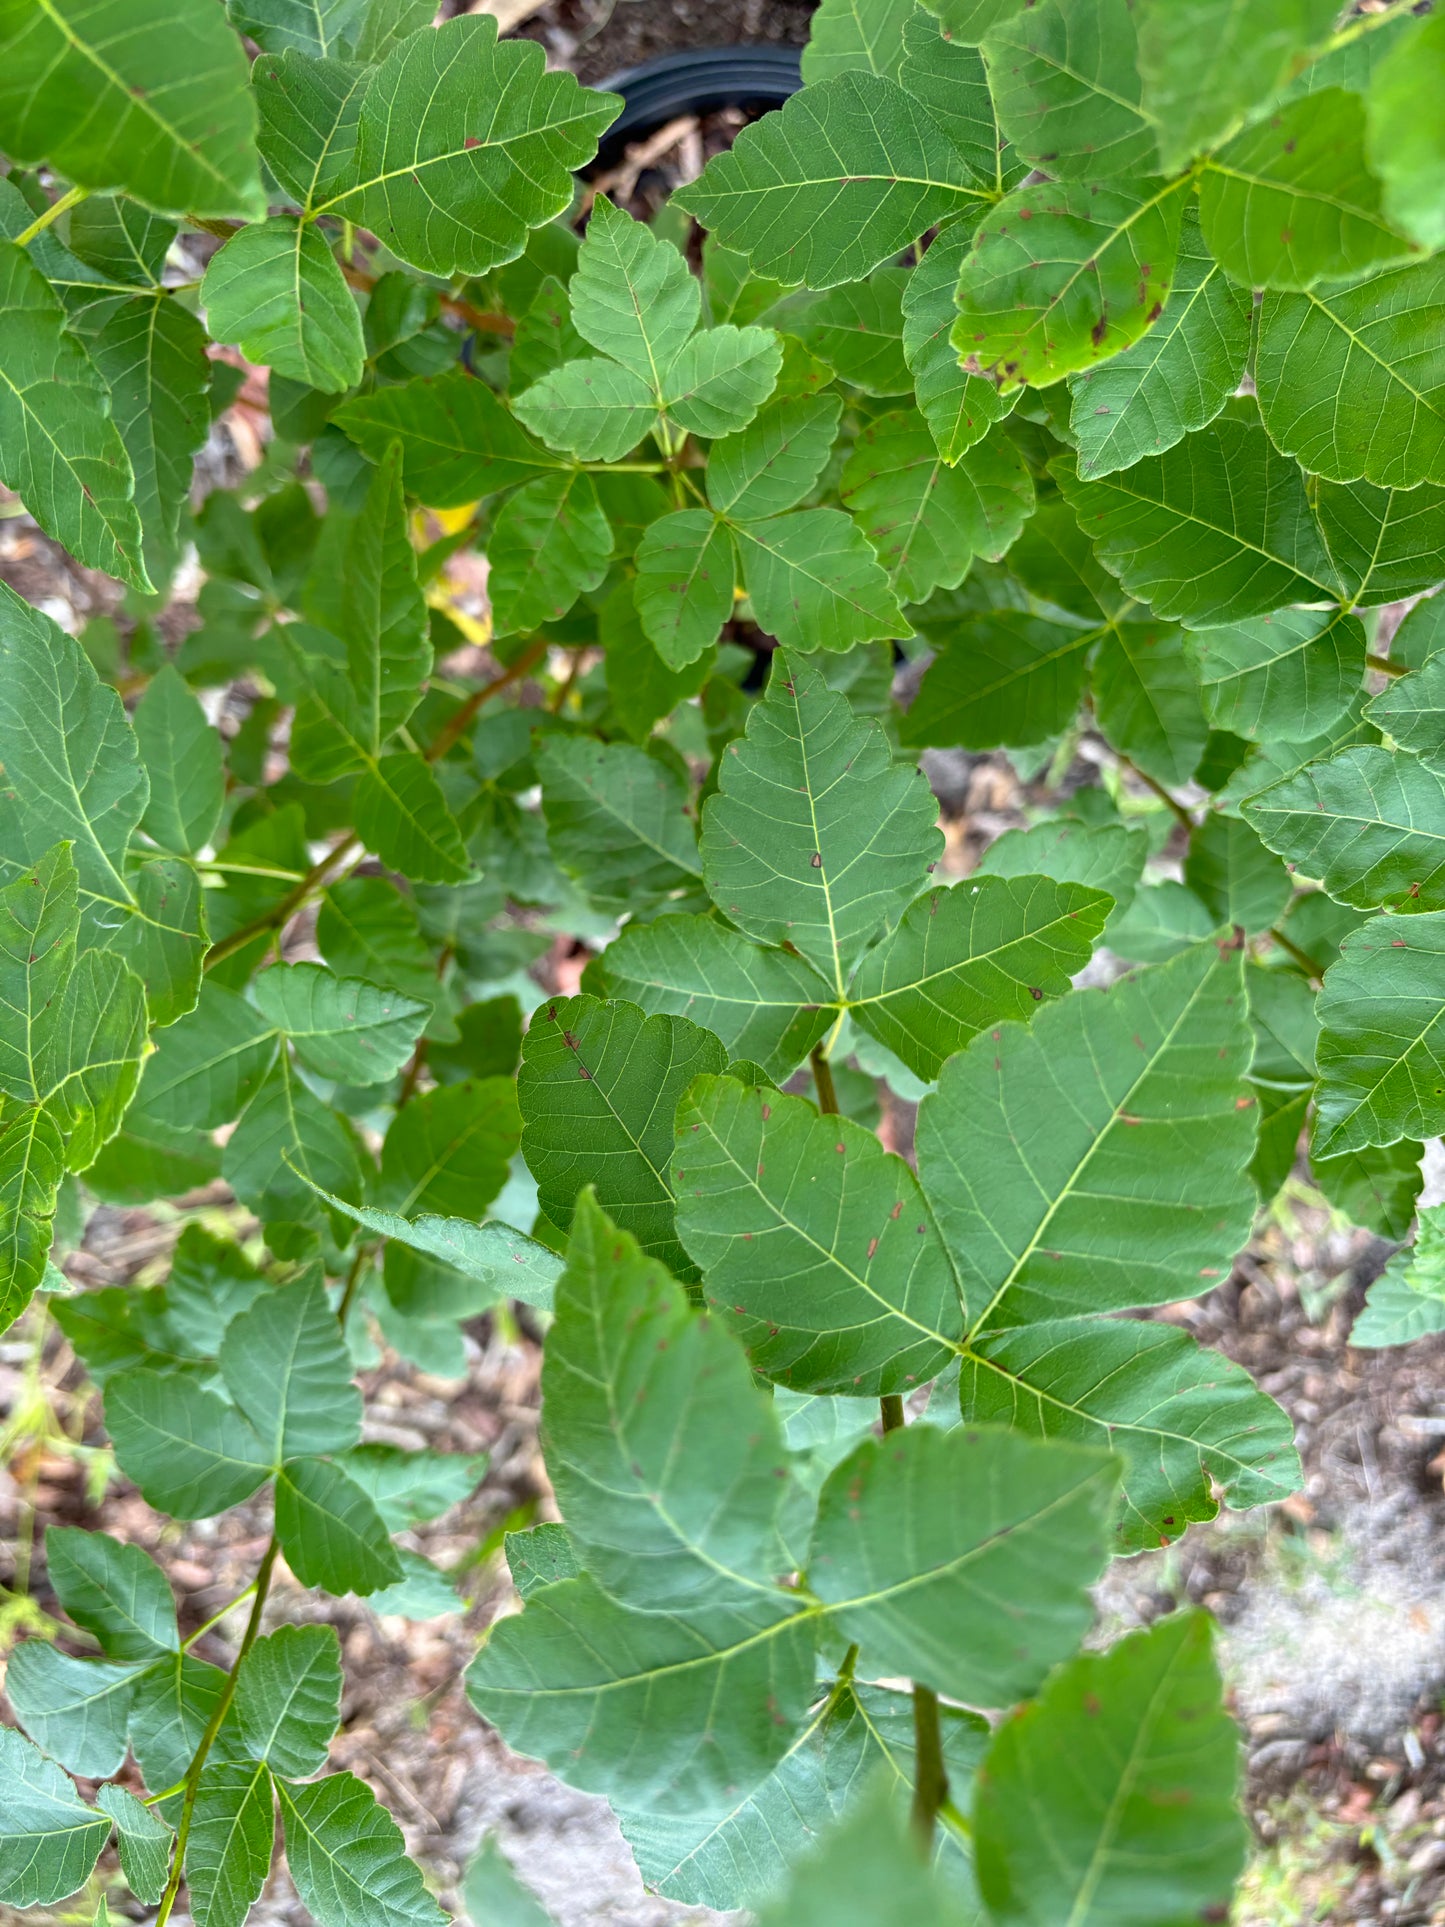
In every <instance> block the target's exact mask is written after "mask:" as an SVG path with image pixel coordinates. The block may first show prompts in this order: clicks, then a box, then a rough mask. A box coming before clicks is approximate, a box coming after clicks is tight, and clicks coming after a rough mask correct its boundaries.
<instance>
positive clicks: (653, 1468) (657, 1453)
mask: <svg viewBox="0 0 1445 1927" xmlns="http://www.w3.org/2000/svg"><path fill="white" fill-rule="evenodd" d="M543 1396H544V1398H545V1400H546V1406H547V1420H546V1445H545V1448H544V1449H545V1451H546V1455H547V1466H548V1473H549V1476H550V1478H551V1480H552V1483H553V1486H554V1488H555V1490H556V1493H557V1502H558V1505H559V1506H560V1507H561V1509H562V1513H563V1516H564V1518H565V1519H566V1520H567V1522H568V1527H569V1531H570V1533H571V1536H572V1540H573V1542H574V1544H575V1546H576V1549H577V1554H578V1557H579V1559H580V1560H581V1561H582V1563H583V1564H584V1565H585V1566H586V1568H587V1569H588V1570H589V1571H590V1572H591V1573H592V1574H593V1575H594V1577H595V1578H596V1579H597V1580H598V1582H599V1583H600V1584H602V1585H603V1586H605V1587H606V1589H607V1590H608V1592H610V1593H611V1595H612V1597H613V1598H614V1599H617V1600H619V1601H621V1602H622V1603H623V1604H624V1605H627V1604H631V1605H634V1606H637V1607H641V1608H643V1609H645V1610H646V1611H648V1612H658V1611H686V1610H690V1609H691V1608H693V1607H694V1606H698V1605H707V1604H709V1603H712V1602H714V1601H717V1600H723V1601H729V1600H731V1598H732V1596H733V1594H734V1593H735V1591H736V1590H737V1589H738V1588H742V1589H743V1590H745V1591H755V1592H759V1593H762V1594H764V1595H769V1594H771V1593H772V1591H773V1582H774V1579H775V1576H776V1575H778V1574H780V1573H782V1572H784V1571H786V1570H787V1568H788V1563H789V1562H788V1556H787V1554H786V1552H785V1551H784V1549H783V1544H782V1540H781V1538H780V1537H779V1532H778V1515H779V1512H780V1509H781V1507H782V1505H783V1503H784V1501H785V1500H786V1498H787V1497H788V1496H789V1490H788V1469H787V1464H786V1458H787V1455H786V1452H785V1449H784V1446H783V1440H782V1433H781V1429H780V1427H779V1424H778V1419H777V1415H776V1413H775V1412H774V1409H773V1404H772V1400H771V1399H770V1398H769V1397H768V1395H767V1393H766V1392H763V1391H760V1390H758V1389H757V1388H756V1387H755V1385H754V1384H753V1382H752V1377H751V1374H750V1373H749V1371H748V1366H747V1360H746V1359H745V1358H744V1356H743V1354H742V1352H741V1351H740V1350H739V1349H738V1347H737V1346H736V1345H735V1344H734V1342H733V1340H732V1339H731V1338H730V1337H729V1336H728V1335H727V1333H726V1332H724V1331H723V1329H722V1328H721V1326H719V1325H717V1324H714V1323H712V1322H710V1321H709V1320H707V1319H704V1318H700V1317H699V1316H698V1314H697V1313H696V1312H695V1311H694V1310H693V1309H692V1307H691V1306H690V1305H689V1303H688V1301H687V1297H686V1294H685V1293H684V1292H683V1291H682V1289H681V1287H680V1286H678V1285H677V1284H675V1283H674V1282H673V1280H672V1279H671V1278H670V1277H669V1276H668V1275H667V1273H666V1272H665V1271H664V1270H663V1268H662V1266H661V1265H659V1264H658V1263H657V1262H656V1261H655V1260H653V1259H648V1258H645V1257H644V1256H643V1255H642V1253H641V1251H640V1250H639V1249H638V1247H637V1244H636V1243H635V1241H634V1240H633V1239H631V1238H630V1237H628V1236H627V1234H626V1233H625V1232H622V1231H619V1230H618V1229H617V1228H616V1227H615V1226H614V1225H613V1224H612V1222H611V1220H610V1219H609V1218H608V1217H606V1216H605V1215H604V1214H603V1212H601V1211H600V1210H599V1209H598V1207H597V1205H596V1203H595V1202H594V1199H593V1196H592V1194H591V1193H590V1192H586V1191H584V1192H583V1193H582V1195H581V1197H580V1198H579V1199H578V1201H577V1207H576V1213H575V1216H574V1218H573V1224H572V1238H571V1242H570V1244H569V1246H568V1250H567V1268H566V1270H565V1271H564V1272H563V1273H562V1276H561V1277H560V1278H559V1279H558V1281H557V1300H556V1322H555V1324H554V1325H553V1326H552V1329H551V1331H550V1332H549V1333H548V1342H547V1360H546V1367H545V1373H544V1390H543Z"/></svg>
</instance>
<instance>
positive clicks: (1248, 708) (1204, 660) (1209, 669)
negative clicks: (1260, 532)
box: [1190, 609, 1366, 742]
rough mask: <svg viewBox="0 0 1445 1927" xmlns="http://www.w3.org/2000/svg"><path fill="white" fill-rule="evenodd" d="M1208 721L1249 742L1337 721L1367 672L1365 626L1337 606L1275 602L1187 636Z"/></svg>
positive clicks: (1296, 735) (1300, 736) (1305, 735)
mask: <svg viewBox="0 0 1445 1927" xmlns="http://www.w3.org/2000/svg"><path fill="white" fill-rule="evenodd" d="M1190 646H1191V648H1192V650H1193V653H1194V660H1195V662H1196V663H1197V664H1198V666H1199V681H1200V689H1201V692H1202V694H1203V697H1204V706H1205V709H1206V711H1207V712H1208V715H1209V720H1210V722H1211V723H1212V724H1213V725H1214V727H1215V728H1216V729H1229V730H1233V732H1234V734H1235V735H1236V736H1247V737H1249V738H1251V739H1252V740H1253V741H1255V742H1260V741H1269V740H1271V739H1278V738H1280V737H1285V738H1287V739H1288V740H1291V741H1295V740H1299V741H1307V740H1308V739H1309V738H1310V737H1312V736H1319V735H1321V734H1323V733H1324V731H1326V730H1327V729H1329V728H1330V726H1331V725H1332V724H1334V723H1336V722H1338V721H1339V719H1340V717H1341V716H1343V715H1344V713H1345V711H1346V710H1347V709H1348V708H1349V706H1350V701H1351V699H1352V697H1353V696H1354V695H1355V693H1356V691H1357V690H1358V689H1359V687H1360V683H1361V680H1362V679H1363V677H1364V673H1365V647H1366V644H1365V631H1364V628H1363V626H1362V624H1361V623H1360V621H1359V619H1358V618H1357V617H1355V616H1351V615H1345V614H1343V613H1341V612H1339V611H1324V610H1314V609H1277V610H1276V611H1275V612H1274V614H1273V615H1268V616H1261V617H1259V618H1258V619H1257V620H1256V621H1254V622H1241V623H1236V624H1234V625H1233V626H1232V627H1231V628H1228V629H1200V630H1197V631H1196V632H1195V633H1194V635H1193V636H1192V637H1191V638H1190Z"/></svg>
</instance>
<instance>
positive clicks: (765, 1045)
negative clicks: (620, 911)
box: [602, 916, 836, 1082]
mask: <svg viewBox="0 0 1445 1927" xmlns="http://www.w3.org/2000/svg"><path fill="white" fill-rule="evenodd" d="M602 975H603V979H604V982H605V985H606V989H607V994H608V995H609V996H610V997H622V998H626V1000H627V1001H628V1002H629V1003H633V1004H638V1005H640V1006H641V1008H642V1009H643V1010H645V1011H647V1012H648V1013H649V1015H652V1014H655V1013H657V1012H659V1011H661V1012H666V1013H669V1014H671V1015H672V1016H674V1017H687V1018H689V1019H690V1020H691V1021H692V1022H693V1023H695V1024H700V1025H701V1026H702V1028H703V1029H704V1030H709V1031H711V1032H712V1034H713V1035H714V1036H715V1037H716V1038H717V1039H718V1040H719V1041H720V1042H721V1044H722V1045H723V1047H724V1048H725V1050H726V1051H727V1053H728V1056H729V1057H730V1058H732V1059H733V1060H734V1061H736V1060H737V1059H739V1058H744V1059H746V1060H748V1061H749V1062H751V1063H755V1064H757V1065H758V1066H759V1067H760V1068H761V1069H762V1070H763V1071H764V1072H765V1073H766V1074H767V1075H768V1076H769V1077H772V1078H775V1079H776V1080H777V1081H778V1082H781V1081H782V1080H783V1079H784V1078H786V1077H787V1076H788V1075H789V1074H790V1072H792V1071H793V1070H795V1069H796V1068H797V1066H798V1064H799V1063H800V1062H801V1061H802V1059H803V1058H804V1057H806V1056H807V1054H808V1052H809V1051H810V1050H811V1049H812V1048H813V1046H814V1044H816V1043H817V1042H818V1040H819V1038H820V1037H822V1035H823V1033H824V1032H825V1031H826V1030H827V1028H828V1025H829V1024H830V1023H831V1022H832V1021H833V1017H834V1014H835V1010H836V1006H835V1005H833V1004H832V1003H831V1001H830V992H829V989H828V986H827V985H826V984H825V983H824V982H823V981H822V979H821V978H820V977H819V976H818V975H817V973H816V971H815V970H814V969H813V967H812V965H811V964H808V963H805V962H804V961H803V959H802V958H801V957H796V956H794V955H793V954H792V952H791V951H787V950H762V949H759V947H758V946H757V945H756V944H754V943H750V942H749V941H748V939H747V938H746V937H742V936H739V935H738V933H737V932H736V931H734V930H728V929H725V928H724V927H723V926H722V925H721V924H720V923H718V922H717V920H716V919H715V918H713V917H676V916H669V917H658V918H657V919H655V921H653V922H651V923H630V924H628V925H627V926H626V927H625V928H624V929H623V931H622V934H621V936H620V937H618V939H617V941H616V942H615V943H613V944H610V945H609V946H608V949H607V955H606V961H605V963H604V965H603V969H602Z"/></svg>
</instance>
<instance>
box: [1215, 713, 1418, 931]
mask: <svg viewBox="0 0 1445 1927" xmlns="http://www.w3.org/2000/svg"><path fill="white" fill-rule="evenodd" d="M1244 814H1245V816H1246V817H1247V818H1248V819H1249V821H1250V822H1251V823H1252V824H1253V825H1254V827H1255V829H1256V830H1257V831H1258V832H1259V834H1260V836H1262V837H1263V838H1264V840H1265V842H1266V843H1267V844H1268V845H1269V847H1270V849H1272V850H1276V851H1278V852H1279V854H1280V855H1281V856H1283V857H1285V858H1287V859H1288V861H1289V865H1290V868H1291V869H1292V870H1298V871H1299V872H1300V873H1301V874H1302V875H1303V876H1307V877H1312V878H1315V879H1317V880H1318V881H1319V882H1320V883H1322V884H1323V885H1324V887H1325V888H1326V890H1328V891H1329V893H1330V895H1331V896H1332V897H1334V898H1336V899H1337V900H1338V901H1339V902H1341V903H1349V904H1353V905H1354V907H1355V908H1356V909H1357V910H1374V909H1390V910H1404V911H1416V910H1441V909H1445V775H1441V774H1440V773H1439V772H1437V771H1435V770H1433V769H1431V768H1430V767H1429V765H1428V764H1426V763H1422V762H1420V761H1418V760H1417V759H1416V758H1414V757H1412V756H1398V755H1391V753H1390V752H1389V751H1388V750H1385V749H1375V748H1371V747H1368V746H1361V747H1359V748H1356V749H1347V750H1343V751H1342V752H1341V753H1340V754H1339V755H1338V756H1332V757H1330V758H1329V760H1328V761H1326V762H1319V763H1307V764H1306V765H1305V767H1304V768H1303V769H1302V770H1300V771H1298V772H1297V774H1295V775H1294V776H1291V777H1289V778H1287V779H1286V780H1285V781H1284V782H1283V783H1276V784H1273V785H1272V786H1271V787H1270V788H1269V789H1267V790H1263V791H1261V792H1260V793H1259V794H1258V795H1257V796H1253V797H1251V798H1250V800H1249V801H1248V802H1247V803H1246V804H1245V805H1244Z"/></svg>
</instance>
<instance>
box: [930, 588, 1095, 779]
mask: <svg viewBox="0 0 1445 1927" xmlns="http://www.w3.org/2000/svg"><path fill="white" fill-rule="evenodd" d="M1098 633H1099V632H1098V630H1097V629H1092V630H1091V629H1082V628H1073V627H1065V626H1064V625H1063V624H1062V623H1059V622H1054V621H1050V620H1049V619H1048V618H1046V617H1043V616H1034V615H1025V614H1023V613H1022V612H1015V611H1013V610H1001V611H1000V612H999V613H998V614H997V615H982V616H970V617H965V618H964V619H963V620H962V621H961V622H958V623H955V624H950V625H949V626H948V628H947V630H946V631H945V630H944V629H943V628H942V626H940V627H939V629H938V631H937V635H938V639H939V641H941V642H943V643H944V645H945V646H944V647H943V648H941V649H940V650H939V653H938V655H937V656H936V657H935V659H934V661H933V662H932V663H931V664H930V665H929V667H928V669H927V671H926V673H925V674H924V678H923V682H922V684H921V685H920V687H919V691H918V694H917V695H916V696H915V697H914V699H913V701H912V703H911V704H910V705H909V708H908V712H907V714H906V715H905V716H904V718H903V723H902V728H901V731H900V733H901V735H902V738H903V741H904V742H905V743H909V744H921V743H942V744H948V745H950V746H952V745H954V744H960V745H962V746H963V748H965V749H996V748H998V746H999V745H1000V744H1001V743H1010V744H1019V745H1026V744H1030V743H1045V742H1047V741H1048V740H1049V739H1050V738H1051V737H1053V736H1057V735H1059V734H1060V733H1061V732H1062V731H1063V730H1064V729H1065V728H1066V727H1067V726H1068V724H1069V723H1070V722H1071V721H1072V720H1073V716H1074V712H1075V711H1076V710H1077V708H1078V706H1079V699H1080V697H1081V696H1082V695H1083V693H1084V677H1085V675H1086V673H1087V669H1088V654H1089V650H1090V649H1091V648H1092V647H1093V645H1094V643H1095V642H1096V641H1097V639H1098Z"/></svg>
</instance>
